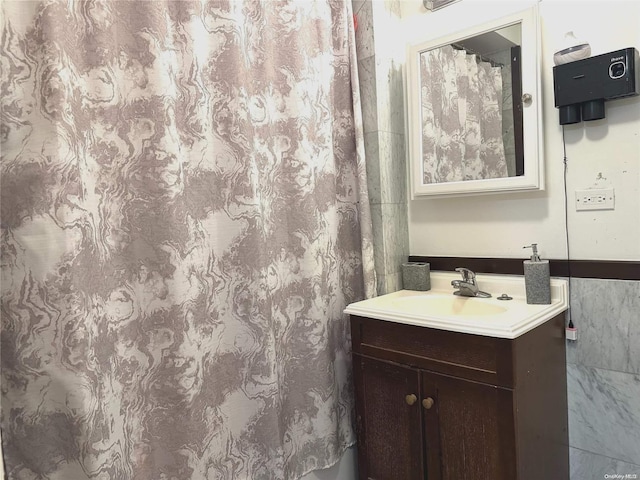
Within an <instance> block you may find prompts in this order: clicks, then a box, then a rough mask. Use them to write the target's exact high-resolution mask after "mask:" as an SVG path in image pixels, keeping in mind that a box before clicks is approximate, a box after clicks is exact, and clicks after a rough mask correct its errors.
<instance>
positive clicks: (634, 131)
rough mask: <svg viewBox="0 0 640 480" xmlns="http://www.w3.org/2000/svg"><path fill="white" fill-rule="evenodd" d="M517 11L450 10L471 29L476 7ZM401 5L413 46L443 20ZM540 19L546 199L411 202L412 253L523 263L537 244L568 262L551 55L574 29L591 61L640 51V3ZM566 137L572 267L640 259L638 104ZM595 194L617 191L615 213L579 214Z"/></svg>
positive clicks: (546, 9)
mask: <svg viewBox="0 0 640 480" xmlns="http://www.w3.org/2000/svg"><path fill="white" fill-rule="evenodd" d="M517 3H519V2H509V5H507V4H506V3H505V2H495V1H494V2H487V1H481V0H461V2H460V3H458V4H454V5H452V6H450V7H446V8H445V10H446V9H453V8H454V7H455V8H461V11H462V12H469V13H468V14H465V17H466V18H465V19H463V21H467V22H468V21H469V17H471V18H474V19H475V18H479V17H478V14H477V9H478V7H479V6H483V7H487V8H486V11H487V12H492V13H493V12H503V13H502V14H504V13H509V12H507V9H508V10H510V11H512V10H513V9H514V4H517ZM520 3H522V4H523V5H524V3H525V2H520ZM529 3H530V2H529ZM402 5H403V9H402V12H403V20H402V22H403V26H402V31H403V34H404V35H405V38H407V41H410V40H412V39H415V38H416V36H418V35H420V32H421V31H424V24H425V23H426V20H425V19H426V17H427V16H429V15H438V14H439V13H441V12H442V13H444V10H441V11H436V12H432V13H427V12H426V11H425V10H424V8H423V7H422V0H404V1H403V2H402ZM524 6H526V5H524ZM467 15H468V16H467ZM540 15H541V19H542V89H543V99H542V100H543V119H544V129H543V132H544V145H545V148H544V156H545V159H544V160H545V170H546V190H545V191H541V192H532V193H515V194H513V193H509V194H498V195H486V196H473V197H464V198H446V199H445V198H442V199H419V200H409V237H410V238H409V241H410V251H411V254H413V255H434V256H439V255H440V256H478V257H494V256H495V257H518V258H520V257H522V258H524V257H525V256H526V254H525V252H523V250H522V246H524V245H528V244H530V243H532V242H536V243H538V244H539V246H540V249H541V254H542V255H543V256H544V257H547V258H565V256H566V243H565V236H564V230H565V213H564V190H563V163H562V158H563V153H562V130H561V127H560V125H559V124H558V111H557V109H556V108H555V107H554V100H553V75H552V67H553V53H554V52H555V51H556V50H557V49H558V48H559V45H560V41H561V40H562V38H563V36H564V33H565V32H567V31H571V30H573V31H574V32H575V33H576V36H578V37H579V38H583V39H585V40H587V41H588V42H589V43H590V44H591V50H592V55H599V54H601V53H606V52H609V51H613V50H618V49H621V48H626V47H636V48H638V49H640V2H634V1H591V2H583V1H578V0H575V1H567V0H564V1H561V0H543V1H542V2H540ZM497 16H501V14H498V15H497ZM450 28H451V30H458V29H460V26H459V24H457V23H456V24H452V25H450ZM565 137H566V143H567V156H568V162H569V169H568V193H569V235H570V247H571V258H573V259H594V260H595V259H601V260H639V259H640V97H633V98H630V99H622V100H615V101H609V102H607V103H606V118H605V119H603V120H597V121H593V122H583V123H580V124H577V125H568V126H566V127H565ZM596 185H598V186H602V187H604V186H606V187H614V188H615V196H616V199H615V202H616V208H615V210H613V211H594V212H576V211H575V201H574V198H575V193H574V192H575V190H576V189H585V188H590V187H593V186H596Z"/></svg>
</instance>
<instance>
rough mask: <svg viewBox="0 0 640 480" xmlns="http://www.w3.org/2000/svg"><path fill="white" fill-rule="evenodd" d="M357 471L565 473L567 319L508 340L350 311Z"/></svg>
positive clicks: (487, 479)
mask: <svg viewBox="0 0 640 480" xmlns="http://www.w3.org/2000/svg"><path fill="white" fill-rule="evenodd" d="M351 331H352V339H353V362H354V381H355V392H356V428H357V435H358V469H359V478H360V479H361V480H364V479H372V480H418V479H420V480H424V479H428V480H514V479H517V480H542V479H553V480H566V479H568V478H569V453H568V438H567V393H566V392H567V389H566V365H565V343H564V342H565V341H564V316H563V315H559V316H557V317H555V318H553V319H551V320H549V321H548V322H545V323H544V324H542V325H540V326H539V327H537V328H535V329H534V330H531V331H529V332H527V333H525V334H524V335H522V336H520V337H518V338H516V339H513V340H510V339H503V338H494V337H485V336H480V335H470V334H465V333H456V332H449V331H445V330H436V329H431V328H426V327H416V326H412V325H404V324H398V323H393V322H387V321H383V320H374V319H369V318H364V317H358V316H352V317H351Z"/></svg>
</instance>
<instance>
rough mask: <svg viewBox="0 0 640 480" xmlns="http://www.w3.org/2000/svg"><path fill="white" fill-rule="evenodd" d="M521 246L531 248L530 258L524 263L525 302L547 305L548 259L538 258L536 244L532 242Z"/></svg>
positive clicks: (549, 281)
mask: <svg viewBox="0 0 640 480" xmlns="http://www.w3.org/2000/svg"><path fill="white" fill-rule="evenodd" d="M522 248H531V249H532V250H533V252H532V255H531V259H530V260H525V261H524V262H523V263H524V287H525V291H526V294H527V303H529V304H533V305H549V304H550V303H551V275H550V272H549V260H540V255H538V244H537V243H532V244H531V245H527V246H526V247H522Z"/></svg>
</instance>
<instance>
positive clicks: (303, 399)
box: [0, 0, 374, 480]
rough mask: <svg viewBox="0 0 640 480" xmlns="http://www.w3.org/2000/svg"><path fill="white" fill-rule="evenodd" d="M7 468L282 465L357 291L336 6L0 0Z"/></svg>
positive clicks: (350, 141)
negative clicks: (345, 307) (0, 11)
mask: <svg viewBox="0 0 640 480" xmlns="http://www.w3.org/2000/svg"><path fill="white" fill-rule="evenodd" d="M2 17H3V18H2V22H3V25H2V46H1V47H2V48H1V56H0V62H1V68H2V79H1V84H0V89H1V95H2V99H1V101H2V128H1V131H0V133H1V139H2V205H1V206H2V212H1V213H2V218H1V220H2V437H3V448H4V455H5V460H6V469H7V472H8V476H9V478H10V479H50V480H76V479H77V480H80V479H101V480H129V479H135V480H147V479H148V480H161V479H163V480H164V479H166V480H183V479H193V480H200V479H211V480H213V479H234V480H235V479H237V480H249V479H251V480H258V479H269V480H271V479H294V478H298V477H299V476H301V475H302V474H304V473H306V472H308V471H309V470H312V469H315V468H321V467H325V466H328V465H329V464H331V463H333V462H334V461H336V460H337V459H338V458H339V456H340V455H341V453H342V451H343V450H344V448H345V446H347V445H349V444H351V443H353V440H354V433H353V431H352V424H351V410H352V399H351V388H350V359H349V352H350V335H349V329H348V324H347V321H346V318H345V316H344V315H343V314H342V310H343V308H344V306H345V305H346V304H347V303H349V302H352V301H355V300H359V299H362V298H364V297H365V296H368V295H371V294H372V292H373V289H374V279H373V273H372V272H373V269H372V249H371V231H370V228H371V227H370V218H369V211H368V198H367V191H366V181H365V178H364V164H363V162H364V158H363V155H362V152H363V147H362V135H361V127H360V114H359V112H360V106H359V99H358V95H357V85H355V84H354V79H355V73H354V72H355V68H356V67H355V61H354V56H355V53H354V48H353V26H352V22H351V7H350V0H318V1H306V0H299V1H295V0H277V1H276V0H273V1H266V0H265V1H250V0H246V1H241V0H227V1H211V2H210V1H204V0H203V1H137V2H128V1H113V0H87V1H73V0H70V1H57V0H56V1H42V2H39V1H38V2H30V1H6V0H5V1H4V2H3V3H2Z"/></svg>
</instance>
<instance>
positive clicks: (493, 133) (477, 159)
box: [406, 2, 544, 199]
mask: <svg viewBox="0 0 640 480" xmlns="http://www.w3.org/2000/svg"><path fill="white" fill-rule="evenodd" d="M455 7H457V10H454V8H455ZM463 8H464V2H460V3H459V4H457V5H454V6H452V7H451V10H450V12H447V14H448V19H449V22H448V24H451V21H450V20H451V18H452V17H453V16H454V15H456V14H458V12H460V13H461V12H463V10H462V9H463ZM445 10H446V9H445ZM445 10H443V11H442V13H443V14H444V12H445ZM439 14H440V12H436V13H433V14H431V15H432V18H431V19H430V20H431V21H432V22H433V23H434V25H435V23H436V22H438V21H439V20H444V19H445V17H442V18H441V19H438V18H436V15H439ZM446 23H447V22H445V24H446ZM456 24H457V25H460V24H461V22H456ZM435 30H437V29H429V31H431V32H434V31H435ZM539 43H540V40H539V21H538V9H537V6H533V7H531V8H528V9H526V10H522V11H519V12H516V13H512V14H509V15H508V16H502V17H500V18H497V19H494V20H489V21H486V22H484V23H482V24H480V25H468V26H466V27H465V28H463V29H460V30H458V31H456V32H454V33H446V34H444V35H442V34H440V35H436V36H434V35H433V34H432V35H430V36H429V38H427V39H424V38H422V39H420V41H418V42H415V43H412V44H410V45H409V46H408V48H407V63H406V72H407V77H406V86H407V95H406V101H407V114H408V125H409V129H408V133H409V137H408V140H409V165H410V167H409V168H410V179H411V195H412V198H414V199H415V198H420V197H428V196H434V195H438V196H454V195H456V196H457V195H472V194H476V195H477V194H484V193H499V192H514V191H526V190H539V189H543V188H544V169H543V159H542V152H543V150H542V133H541V130H542V128H541V125H540V121H541V94H540V53H539V49H540V45H539Z"/></svg>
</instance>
